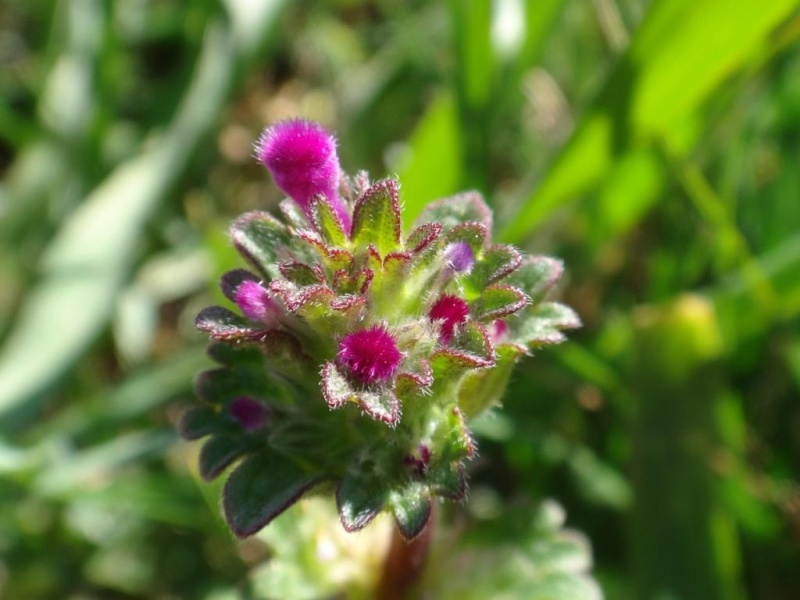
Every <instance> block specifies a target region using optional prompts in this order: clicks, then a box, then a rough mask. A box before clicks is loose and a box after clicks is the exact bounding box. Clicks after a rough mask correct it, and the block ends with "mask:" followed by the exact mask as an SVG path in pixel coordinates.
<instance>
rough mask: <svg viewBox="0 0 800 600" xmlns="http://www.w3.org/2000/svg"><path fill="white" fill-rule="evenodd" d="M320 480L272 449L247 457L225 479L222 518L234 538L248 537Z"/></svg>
mask: <svg viewBox="0 0 800 600" xmlns="http://www.w3.org/2000/svg"><path fill="white" fill-rule="evenodd" d="M320 480H321V477H319V476H318V475H313V474H309V473H307V472H306V471H304V470H302V469H300V468H299V467H297V466H296V465H295V464H294V463H292V462H290V461H288V460H286V459H285V458H284V457H283V456H281V455H279V454H277V453H275V452H274V451H271V450H264V451H262V452H259V453H258V454H254V455H252V456H249V457H247V458H246V459H245V460H244V461H242V463H241V464H240V465H239V466H237V467H236V469H234V471H233V472H232V473H231V475H230V477H229V478H228V481H226V482H225V488H224V490H223V497H222V508H223V511H224V513H225V519H226V520H227V521H228V524H229V525H230V527H231V529H232V530H233V532H234V533H235V534H236V535H237V536H238V537H240V538H245V537H248V536H251V535H253V534H254V533H256V532H257V531H258V530H259V529H261V528H263V527H264V526H265V525H267V524H268V523H269V522H270V521H271V520H272V519H274V518H275V517H277V516H278V515H279V514H281V513H282V512H283V511H284V510H286V509H287V508H289V507H290V506H291V505H292V504H294V503H295V502H296V501H297V500H298V499H299V498H300V496H302V495H303V493H305V492H306V491H307V490H308V489H309V488H310V487H311V486H313V485H314V484H315V483H317V482H319V481H320Z"/></svg>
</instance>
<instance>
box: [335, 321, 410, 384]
mask: <svg viewBox="0 0 800 600" xmlns="http://www.w3.org/2000/svg"><path fill="white" fill-rule="evenodd" d="M337 357H338V359H339V362H340V363H342V364H343V365H344V366H345V367H347V369H348V370H349V371H350V373H352V375H353V377H355V378H356V379H357V380H358V381H360V382H361V383H365V384H370V383H375V382H382V381H386V380H388V379H390V378H391V377H392V376H393V375H394V374H395V372H396V371H397V368H398V367H399V366H400V361H401V360H403V354H402V353H401V352H400V350H398V348H397V344H396V343H395V340H394V338H393V337H392V335H391V334H390V333H389V332H388V331H387V330H386V329H385V328H383V327H381V326H380V325H377V326H375V327H370V328H369V329H362V330H360V331H354V332H353V333H349V334H347V335H346V336H345V337H344V338H343V339H342V341H341V342H340V343H339V352H338V354H337Z"/></svg>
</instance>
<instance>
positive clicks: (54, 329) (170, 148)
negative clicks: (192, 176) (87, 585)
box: [0, 1, 283, 429]
mask: <svg viewBox="0 0 800 600" xmlns="http://www.w3.org/2000/svg"><path fill="white" fill-rule="evenodd" d="M282 4H283V2H280V1H277V2H262V3H259V4H258V5H259V6H261V7H266V8H270V9H271V10H266V8H263V9H262V10H261V12H260V13H259V12H258V11H255V15H256V16H259V17H261V18H262V20H261V21H260V27H259V30H260V31H261V32H262V35H261V36H251V37H250V39H251V40H252V43H253V44H256V42H259V44H260V43H263V38H264V37H265V35H264V32H266V30H267V28H268V27H269V26H270V25H271V24H272V22H273V20H274V17H275V16H276V15H277V12H276V9H277V7H279V6H281V5H282ZM235 35H236V31H231V30H229V29H227V28H226V27H225V26H223V25H222V24H221V23H219V22H217V23H212V24H211V25H210V26H209V29H208V30H207V32H206V38H205V41H204V45H203V49H202V51H201V55H200V58H199V59H198V63H197V64H198V66H197V68H196V71H195V75H194V78H193V81H192V82H191V84H190V86H189V88H188V90H187V92H186V95H185V97H184V101H183V103H182V105H181V107H180V108H179V110H178V113H177V115H176V117H175V119H174V121H173V123H172V125H171V126H170V128H169V130H168V132H167V134H166V135H165V136H164V137H163V138H162V139H160V140H159V141H158V142H156V143H154V144H153V145H151V146H150V147H149V149H148V150H146V151H145V152H144V153H143V154H141V155H140V156H139V157H137V158H135V159H132V160H131V161H129V162H128V163H126V164H123V165H122V166H121V167H119V168H118V169H117V170H116V171H114V172H113V173H112V174H111V175H110V176H109V177H108V178H107V179H106V180H105V181H104V182H103V183H102V184H101V185H100V186H99V187H98V188H97V189H96V190H95V191H94V192H92V194H91V195H90V196H89V197H88V198H87V199H86V200H85V202H84V203H83V204H82V205H81V207H80V208H79V209H78V210H76V211H75V213H74V214H73V215H72V216H71V218H70V219H69V220H68V221H67V223H65V225H64V226H63V227H62V228H61V230H60V231H59V232H58V233H57V234H56V236H55V239H54V240H53V242H52V243H51V245H50V247H49V248H48V250H47V252H46V254H45V257H44V261H43V272H42V275H41V282H40V283H39V285H38V286H37V287H36V288H35V289H34V290H33V291H32V292H31V293H30V294H29V296H28V297H27V298H26V301H25V303H24V308H23V309H22V310H21V312H20V314H19V315H18V319H17V323H16V325H15V327H14V329H12V331H11V332H10V333H9V335H8V337H7V339H6V341H5V345H4V347H3V348H2V351H0V381H2V382H3V385H2V387H0V423H1V424H2V425H0V428H2V429H8V428H11V427H13V426H14V425H15V423H16V422H17V419H12V418H10V417H11V416H12V415H13V416H14V417H18V418H30V417H31V416H32V415H33V414H35V413H36V411H37V409H38V407H39V405H40V404H41V402H42V401H43V400H44V398H45V394H46V392H47V391H48V390H50V389H51V388H52V387H53V386H54V384H55V383H56V382H57V381H58V379H59V378H60V377H61V376H62V375H63V374H64V373H65V372H66V371H67V370H68V369H69V368H70V367H71V366H72V365H73V364H74V363H75V361H77V360H78V358H79V357H80V356H81V354H82V353H83V352H84V351H85V350H86V348H87V347H88V346H89V344H91V343H92V341H93V340H94V339H95V337H96V336H97V335H98V334H99V333H100V331H101V330H102V329H103V328H104V327H105V326H106V325H107V324H108V321H109V318H110V316H111V312H112V309H113V305H114V302H115V300H116V297H117V294H118V293H119V291H120V289H121V288H122V286H123V285H124V283H125V281H126V279H127V278H128V277H129V272H130V269H131V266H132V262H133V260H134V258H135V255H134V253H135V251H136V244H137V241H138V240H139V239H140V235H141V231H142V228H143V227H144V226H145V224H146V223H147V220H148V218H149V216H150V214H151V213H152V211H153V210H154V209H155V208H156V207H157V206H158V205H159V204H160V203H161V202H164V201H165V200H166V197H167V194H168V193H169V192H170V190H171V188H172V186H173V185H174V184H175V183H176V182H177V181H178V179H179V178H180V176H181V174H182V173H183V172H184V171H185V169H186V167H187V166H188V164H189V161H190V158H191V156H192V154H193V152H194V151H195V150H196V149H197V148H198V146H199V144H200V142H201V141H202V140H204V139H205V138H206V137H207V136H208V135H209V134H210V133H211V131H212V130H213V127H214V125H215V123H216V120H217V118H218V115H219V114H220V112H221V110H222V107H223V106H224V102H225V100H226V99H227V96H228V94H229V93H230V91H231V88H232V86H233V84H234V82H235V75H236V74H237V72H238V70H239V68H240V67H241V64H242V62H244V61H246V60H249V59H250V58H252V56H240V54H239V53H238V52H237V48H236V46H235V41H234V40H235ZM258 47H259V45H252V46H249V47H248V48H247V50H249V51H250V52H255V51H256V50H257V49H258Z"/></svg>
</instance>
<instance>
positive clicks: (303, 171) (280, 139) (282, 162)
mask: <svg viewBox="0 0 800 600" xmlns="http://www.w3.org/2000/svg"><path fill="white" fill-rule="evenodd" d="M256 156H257V158H258V160H259V162H261V163H262V164H263V165H264V166H265V167H266V168H267V169H268V170H269V172H270V174H271V175H272V178H273V179H274V180H275V184H276V185H277V186H278V187H279V188H280V189H281V190H282V191H283V192H284V193H286V195H288V196H289V197H290V198H292V200H294V201H295V202H297V203H298V204H299V205H300V207H301V208H302V209H303V211H304V212H305V213H306V215H308V216H311V215H310V210H311V202H312V200H313V199H314V198H315V197H318V196H321V197H322V198H324V199H325V200H326V201H327V202H328V203H329V204H330V206H331V207H332V208H333V209H334V211H335V212H336V214H337V216H338V217H339V219H340V220H341V222H342V225H343V226H344V227H345V229H348V230H349V228H350V214H349V212H348V210H347V208H346V206H345V205H344V203H343V202H342V199H341V198H340V197H339V193H338V187H339V176H340V170H339V157H338V156H337V154H336V139H335V138H334V137H333V136H332V135H331V134H330V133H328V132H327V131H326V130H325V129H324V128H323V127H322V126H320V125H318V124H317V123H313V122H311V121H304V120H301V119H295V120H291V121H282V122H280V123H276V124H275V125H273V126H272V127H268V128H266V129H265V130H264V132H263V133H262V134H261V137H260V138H259V140H258V142H257V143H256Z"/></svg>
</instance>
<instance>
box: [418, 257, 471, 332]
mask: <svg viewBox="0 0 800 600" xmlns="http://www.w3.org/2000/svg"><path fill="white" fill-rule="evenodd" d="M470 252H471V250H470ZM468 316H469V306H468V305H467V303H466V302H465V301H464V300H462V299H461V298H459V297H458V296H451V295H449V294H445V295H443V296H441V297H440V298H439V299H438V300H437V301H436V302H434V303H433V306H431V309H430V310H429V311H428V318H429V319H430V320H431V321H439V322H440V323H441V325H440V328H439V340H440V341H441V342H442V343H443V344H449V343H450V340H452V339H453V334H454V333H455V330H456V327H459V326H461V325H463V324H464V323H466V322H467V317H468Z"/></svg>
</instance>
